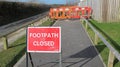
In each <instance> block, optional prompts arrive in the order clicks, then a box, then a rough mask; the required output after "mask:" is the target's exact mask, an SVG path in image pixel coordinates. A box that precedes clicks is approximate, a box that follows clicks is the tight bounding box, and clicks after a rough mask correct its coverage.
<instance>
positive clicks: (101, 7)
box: [80, 0, 120, 22]
mask: <svg viewBox="0 0 120 67" xmlns="http://www.w3.org/2000/svg"><path fill="white" fill-rule="evenodd" d="M80 5H81V6H91V7H92V9H93V14H92V17H93V18H94V19H95V20H97V21H100V22H119V21H120V0H85V1H83V2H80Z"/></svg>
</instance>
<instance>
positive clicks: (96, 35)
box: [82, 18, 120, 67]
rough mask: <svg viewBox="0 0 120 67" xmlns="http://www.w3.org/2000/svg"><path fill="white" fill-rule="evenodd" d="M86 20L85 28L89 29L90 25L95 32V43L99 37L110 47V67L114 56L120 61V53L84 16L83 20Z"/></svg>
mask: <svg viewBox="0 0 120 67" xmlns="http://www.w3.org/2000/svg"><path fill="white" fill-rule="evenodd" d="M84 21H85V23H86V24H85V28H86V30H87V28H88V26H89V27H90V28H91V29H92V30H93V32H94V33H95V38H94V44H97V43H98V38H100V39H101V41H102V42H103V43H104V44H105V45H106V46H107V47H108V48H109V58H108V67H113V63H114V58H115V57H116V58H117V59H118V60H119V61H120V53H119V52H118V51H117V50H116V49H115V48H114V47H112V46H111V44H110V43H109V42H108V41H107V40H106V39H105V38H104V37H103V36H102V35H101V34H100V33H99V32H98V31H97V30H96V29H95V28H94V27H93V26H92V25H91V24H90V23H89V22H88V21H87V20H86V19H85V18H82V22H84Z"/></svg>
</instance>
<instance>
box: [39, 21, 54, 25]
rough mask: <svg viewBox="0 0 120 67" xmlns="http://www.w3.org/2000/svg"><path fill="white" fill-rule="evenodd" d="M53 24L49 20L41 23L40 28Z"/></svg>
mask: <svg viewBox="0 0 120 67" xmlns="http://www.w3.org/2000/svg"><path fill="white" fill-rule="evenodd" d="M53 24H54V21H52V20H51V19H49V20H47V21H45V22H44V23H42V24H41V25H40V26H52V25H53Z"/></svg>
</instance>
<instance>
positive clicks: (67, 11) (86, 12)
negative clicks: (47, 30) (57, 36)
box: [49, 6, 92, 19]
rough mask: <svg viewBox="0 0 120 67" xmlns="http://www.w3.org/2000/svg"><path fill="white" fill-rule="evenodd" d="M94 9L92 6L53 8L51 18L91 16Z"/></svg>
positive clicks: (50, 13)
mask: <svg viewBox="0 0 120 67" xmlns="http://www.w3.org/2000/svg"><path fill="white" fill-rule="evenodd" d="M91 11H92V9H91V8H90V7H78V6H71V7H59V8H51V9H50V12H49V17H50V18H51V19H72V18H73V19H78V18H81V16H82V17H84V18H90V16H91Z"/></svg>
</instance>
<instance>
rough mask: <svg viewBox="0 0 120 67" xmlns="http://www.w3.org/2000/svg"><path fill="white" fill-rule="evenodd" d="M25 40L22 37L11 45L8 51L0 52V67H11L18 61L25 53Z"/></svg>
mask: <svg viewBox="0 0 120 67" xmlns="http://www.w3.org/2000/svg"><path fill="white" fill-rule="evenodd" d="M25 40H26V37H25V36H23V37H22V38H20V39H19V40H17V41H15V42H14V43H13V44H11V46H10V47H9V49H8V50H4V51H2V52H0V67H12V66H13V65H14V64H15V63H16V62H17V61H18V60H19V59H20V57H21V56H22V55H23V54H24V52H25V44H26V43H25ZM13 60H14V61H13Z"/></svg>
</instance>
